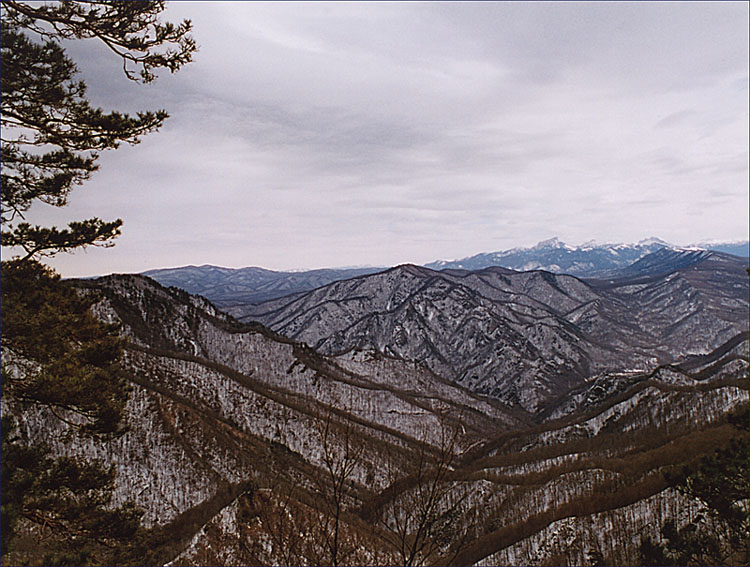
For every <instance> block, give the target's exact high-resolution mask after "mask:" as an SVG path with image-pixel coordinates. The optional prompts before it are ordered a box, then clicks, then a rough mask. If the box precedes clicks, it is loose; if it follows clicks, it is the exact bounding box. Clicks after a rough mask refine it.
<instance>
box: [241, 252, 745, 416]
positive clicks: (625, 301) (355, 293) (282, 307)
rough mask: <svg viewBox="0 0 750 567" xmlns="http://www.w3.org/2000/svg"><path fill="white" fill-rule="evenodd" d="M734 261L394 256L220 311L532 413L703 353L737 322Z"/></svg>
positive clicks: (690, 255) (739, 299) (713, 255)
mask: <svg viewBox="0 0 750 567" xmlns="http://www.w3.org/2000/svg"><path fill="white" fill-rule="evenodd" d="M745 267H746V262H744V261H742V260H740V259H739V258H736V257H734V256H731V255H728V254H722V253H720V252H706V251H675V250H671V249H666V248H662V249H660V250H658V251H657V252H655V253H653V254H651V255H648V256H646V257H644V258H642V259H641V260H639V261H638V262H636V263H634V264H633V265H631V266H630V267H629V268H627V269H625V270H623V272H622V275H621V276H619V277H618V278H614V279H607V280H581V279H578V278H576V277H574V276H568V275H563V274H551V273H549V272H545V271H529V272H515V271H512V270H509V269H506V268H498V267H492V268H486V269H484V270H479V271H464V270H453V269H446V270H442V271H435V270H430V269H428V268H424V267H418V266H413V265H404V266H398V267H396V268H392V269H390V270H387V271H385V272H380V273H377V274H370V275H366V276H360V277H357V278H353V279H350V280H346V281H339V282H334V283H332V284H328V285H327V286H323V287H321V288H318V289H316V290H313V291H311V292H306V293H301V294H295V295H292V296H288V297H284V298H279V299H276V300H272V301H268V302H265V303H262V304H259V305H252V304H248V305H245V306H235V307H233V308H231V309H229V310H228V312H229V313H231V314H232V315H233V316H235V317H236V318H238V319H239V320H241V321H259V322H262V323H263V324H264V325H266V326H268V327H270V328H271V329H273V330H275V331H276V332H278V333H280V334H282V335H284V336H287V337H289V338H292V339H294V340H297V341H301V342H304V343H306V344H309V345H310V346H311V347H313V348H314V349H316V350H318V351H319V352H321V353H324V354H330V355H337V354H341V353H345V352H347V351H350V350H352V349H364V350H375V351H377V352H381V353H383V354H385V355H387V356H392V357H398V358H403V359H406V360H413V361H417V362H420V363H424V364H425V365H426V366H427V367H429V368H430V369H432V370H433V371H434V372H436V373H437V374H439V375H441V376H444V377H446V378H450V379H452V380H456V381H457V382H458V383H459V384H461V385H463V386H465V387H467V388H468V389H470V390H471V391H473V392H476V393H478V394H483V395H489V396H492V397H495V398H497V399H500V400H503V401H505V402H507V403H511V404H518V405H520V406H522V407H523V408H524V409H525V410H527V411H531V412H538V411H543V410H544V409H545V408H548V405H549V403H550V402H551V401H552V400H554V399H556V398H557V397H558V396H559V395H561V394H562V393H564V392H565V391H566V390H567V389H569V388H571V387H575V386H578V385H580V384H581V383H582V382H584V381H586V380H588V379H590V378H592V377H593V376H595V375H597V374H600V373H602V372H607V371H613V370H618V369H619V370H622V369H626V368H627V369H634V370H638V371H643V370H645V369H646V368H648V367H650V366H653V365H656V364H667V363H671V362H673V361H674V360H676V359H678V358H680V357H683V356H687V355H689V354H699V353H705V352H709V351H710V350H712V349H714V348H716V347H717V346H718V345H719V344H721V343H723V342H724V341H726V340H728V339H730V338H731V337H732V336H734V335H736V334H737V333H740V332H742V331H743V330H746V327H747V314H748V299H747V298H748V280H747V274H746V272H745Z"/></svg>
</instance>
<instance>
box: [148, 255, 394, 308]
mask: <svg viewBox="0 0 750 567" xmlns="http://www.w3.org/2000/svg"><path fill="white" fill-rule="evenodd" d="M383 269H384V268H342V269H321V270H309V271H303V272H276V271H273V270H266V269H264V268H256V267H250V268H239V269H234V268H220V267H217V266H209V265H205V266H183V267H180V268H166V269H160V270H149V271H147V272H143V275H144V276H148V277H150V278H153V279H154V280H156V281H157V282H159V283H160V284H162V285H164V286H167V287H177V288H180V289H183V290H185V291H187V292H188V293H192V294H196V295H202V296H203V297H206V298H208V299H210V300H211V301H213V302H214V303H215V304H216V305H217V306H219V307H221V308H227V307H231V306H233V305H237V304H241V305H245V304H248V303H260V302H263V301H268V300H269V299H275V298H277V297H282V296H285V295H290V294H293V293H298V292H302V291H309V290H311V289H315V288H317V287H320V286H323V285H326V284H329V283H331V282H335V281H339V280H345V279H349V278H353V277H356V276H361V275H364V274H372V273H376V272H379V271H382V270H383Z"/></svg>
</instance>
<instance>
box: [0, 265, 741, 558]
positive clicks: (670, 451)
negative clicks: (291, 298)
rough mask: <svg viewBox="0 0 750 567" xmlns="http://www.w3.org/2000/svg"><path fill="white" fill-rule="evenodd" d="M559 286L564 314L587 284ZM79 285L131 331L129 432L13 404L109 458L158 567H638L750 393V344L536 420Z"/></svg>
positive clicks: (212, 320) (577, 392) (49, 435)
mask: <svg viewBox="0 0 750 567" xmlns="http://www.w3.org/2000/svg"><path fill="white" fill-rule="evenodd" d="M403 272H410V273H411V275H412V276H413V277H414V278H415V279H419V277H420V276H422V275H425V274H426V273H431V272H429V271H426V270H424V271H423V269H416V270H415V269H414V268H405V269H404V270H403V271H392V272H390V275H391V277H396V276H399V277H404V274H403ZM500 276H505V274H502V273H490V274H477V275H474V276H470V275H465V274H464V275H462V277H464V278H472V277H475V278H477V281H478V282H485V284H486V283H487V279H489V281H490V282H494V281H496V279H495V278H499V277H500ZM547 276H548V275H545V274H541V273H530V274H525V275H524V277H525V278H526V280H518V281H515V280H513V279H512V278H511V281H512V282H513V283H514V284H515V285H516V286H518V287H517V288H516V289H517V290H518V289H523V286H522V284H523V282H524V281H526V282H527V283H529V282H532V283H533V282H535V280H536V279H537V278H542V279H545V278H547ZM456 277H459V276H456ZM405 279H406V282H404V285H405V289H408V286H406V284H407V283H409V281H408V278H405ZM553 282H554V283H557V285H558V286H559V287H560V288H561V289H562V290H564V291H565V292H566V293H565V294H563V295H561V296H553V297H556V299H555V300H554V301H556V302H557V303H555V305H557V306H558V309H559V310H560V311H564V310H565V309H566V305H565V300H564V298H571V297H574V298H575V297H577V298H579V299H578V300H580V299H585V297H586V294H589V293H594V292H593V291H592V288H591V287H589V286H587V285H585V284H582V283H581V282H579V281H578V280H575V279H574V278H570V279H568V280H563V281H562V282H555V280H553ZM411 283H412V284H413V282H411ZM81 285H82V286H83V287H84V288H85V289H86V290H87V292H88V293H101V294H102V300H101V301H100V302H99V303H98V305H97V308H96V313H97V314H98V316H100V317H101V318H103V319H104V320H107V321H112V322H119V323H120V324H121V326H122V332H123V333H124V335H125V336H126V337H127V338H128V339H129V346H128V347H127V349H126V357H125V359H124V361H123V367H122V370H123V372H124V374H125V376H126V377H127V378H128V380H129V381H130V383H131V385H132V391H131V393H130V398H129V401H128V406H127V413H128V422H129V425H130V430H129V431H128V432H127V433H126V434H125V435H123V436H122V437H120V438H118V439H115V440H112V441H109V442H100V441H94V440H87V439H84V438H81V437H79V436H65V435H64V433H65V431H66V429H67V428H68V426H67V425H66V424H65V422H64V421H61V420H60V419H59V418H58V417H57V416H55V415H53V414H52V413H51V412H49V411H47V410H44V409H40V408H36V407H26V408H24V407H22V406H18V405H13V404H10V403H9V402H8V401H7V400H5V399H4V400H3V404H4V412H10V413H13V414H15V415H18V416H19V417H21V416H22V417H23V419H19V426H20V430H21V431H20V433H21V434H22V435H23V436H24V438H26V439H28V440H30V441H40V440H44V441H46V442H48V443H49V444H50V445H51V446H52V448H53V450H54V452H55V453H56V454H85V455H87V456H89V457H97V458H101V459H103V460H105V461H106V462H107V463H111V464H112V465H114V466H115V467H116V470H117V473H118V476H117V481H116V490H115V497H116V502H122V501H124V500H127V499H133V500H135V503H136V504H137V505H138V506H140V507H142V508H143V509H144V511H145V515H144V521H145V523H146V524H147V525H150V526H155V527H159V526H161V527H163V529H162V530H161V531H158V532H156V535H154V540H153V555H152V557H153V558H154V564H158V563H159V562H162V563H164V562H168V561H172V564H175V565H205V564H218V563H220V564H227V565H247V564H258V563H287V564H300V563H312V564H320V563H331V562H332V559H333V555H334V554H335V561H336V562H339V563H358V564H371V563H378V564H396V563H401V562H404V561H406V559H408V557H406V556H405V555H404V553H406V552H410V550H411V551H415V550H414V549H413V546H412V547H409V546H410V545H412V544H414V543H415V542H418V543H421V544H423V545H422V546H421V547H420V550H419V553H418V554H417V553H416V551H415V553H414V554H412V555H411V561H412V562H424V563H455V564H471V563H476V562H486V563H487V564H497V563H509V564H518V563H521V564H544V563H549V562H557V561H558V560H560V559H559V558H564V560H565V561H566V562H570V563H575V564H585V563H586V562H587V561H589V559H588V558H589V557H590V556H592V555H591V554H592V553H594V552H596V553H600V554H603V555H604V556H605V557H608V558H609V560H611V561H614V562H616V563H618V564H637V563H638V549H637V548H638V545H637V544H638V542H637V538H638V537H640V536H641V535H651V536H654V537H656V536H657V535H658V528H659V526H660V525H661V523H662V522H663V521H665V520H666V519H669V518H674V519H676V520H677V521H678V523H679V522H683V523H684V522H685V521H688V520H689V519H690V518H691V517H692V515H694V514H695V513H696V510H697V508H696V504H695V503H692V502H690V501H688V500H687V499H686V498H685V497H684V496H682V495H680V494H679V493H677V492H675V491H673V490H672V489H670V488H668V487H667V484H666V483H665V481H664V478H663V475H662V473H663V472H664V471H665V470H668V469H670V468H673V467H677V466H679V465H680V464H682V463H684V462H685V461H686V460H690V459H694V458H697V457H699V456H700V455H701V454H704V453H710V452H711V451H713V449H714V448H715V447H716V446H718V445H721V443H723V442H724V440H725V439H727V438H728V437H729V435H730V431H729V430H730V428H729V426H728V425H726V423H725V418H726V415H727V413H728V412H729V411H731V410H732V409H733V408H737V407H740V406H742V405H743V404H746V403H747V399H748V393H747V388H748V386H747V373H748V360H747V348H748V342H747V334H745V335H741V334H740V335H735V336H734V337H733V338H731V340H729V341H725V342H724V344H723V345H717V346H719V347H720V348H719V349H718V350H709V351H706V352H705V353H704V354H703V355H702V356H701V357H691V358H688V359H686V360H685V361H684V364H683V365H682V366H652V367H650V368H648V369H646V370H644V371H643V372H621V373H616V372H612V373H609V374H602V375H599V376H598V377H597V378H595V379H591V380H588V381H585V382H583V383H580V384H578V385H577V386H576V387H575V388H574V389H573V390H570V391H566V392H561V393H560V396H559V397H558V398H557V399H556V400H555V402H554V404H552V405H550V406H549V408H551V409H548V411H547V412H546V413H545V414H542V413H537V414H536V415H532V414H531V413H529V412H527V411H525V410H524V409H523V408H522V407H518V406H513V405H506V404H503V403H501V402H499V401H496V400H493V399H491V398H483V397H480V396H477V395H476V394H473V393H471V392H470V391H468V390H466V389H464V388H463V387H461V386H460V385H456V384H454V383H452V382H450V381H446V380H444V379H442V378H440V377H439V376H437V375H436V374H434V373H433V372H431V371H430V370H428V369H425V368H423V367H422V366H421V365H419V364H414V363H411V362H406V361H402V360H398V359H394V358H391V357H385V356H383V355H381V354H379V353H377V352H376V351H372V350H366V349H361V350H358V349H350V350H348V351H347V352H346V353H344V354H342V355H341V356H338V357H333V358H330V357H324V356H321V355H318V354H317V353H315V352H314V351H313V350H312V349H310V348H309V347H307V346H304V345H302V344H299V343H296V342H293V341H291V340H289V339H286V338H283V337H281V336H279V335H277V334H275V333H274V332H272V331H269V330H267V329H266V328H264V327H262V326H260V325H257V324H254V325H244V324H241V323H238V322H236V321H234V320H232V319H231V318H230V317H227V316H225V315H223V314H222V313H221V312H219V311H217V310H216V309H215V308H214V307H213V306H212V305H211V304H210V303H208V302H207V301H205V300H203V299H202V298H198V297H194V296H189V295H187V294H185V293H183V292H178V291H176V290H167V289H164V288H162V287H161V286H159V285H158V284H155V283H154V282H152V281H150V280H148V279H146V278H143V277H137V276H113V277H108V278H102V279H100V280H98V281H95V282H82V283H81ZM442 285H446V284H442ZM475 285H479V283H476V284H475ZM546 285H549V286H551V285H552V284H551V283H550V282H547V284H546ZM535 288H536V285H529V286H528V289H535ZM492 289H495V288H494V287H493V288H492ZM487 293H489V292H487ZM502 293H504V294H507V293H509V292H508V291H507V290H503V292H502ZM517 296H518V297H520V298H523V302H520V306H519V307H517V308H516V309H518V310H519V311H522V312H524V313H528V312H530V311H531V310H533V309H536V308H538V307H537V306H538V305H539V304H538V303H537V301H535V300H533V299H532V297H530V296H529V295H528V294H523V293H520V292H517ZM393 297H394V296H393V295H392V296H391V299H392V298H393ZM384 301H385V302H386V304H387V301H388V300H387V299H384ZM552 301H553V299H552V298H549V299H548V300H547V303H545V304H544V305H550V304H551V303H552ZM568 301H573V300H572V299H568ZM428 494H432V495H434V498H432V499H431V500H429V499H427V498H426V495H428ZM429 502H432V504H429ZM428 504H429V505H428ZM420 526H421V528H420ZM571 530H572V532H571ZM569 532H571V533H574V535H575V537H569ZM418 533H419V534H423V535H422V536H420V537H419V538H417V537H415V534H418ZM301 534H305V535H304V536H303V535H301ZM566 534H567V535H566ZM420 538H421V539H420ZM334 542H335V545H334ZM540 542H542V543H543V545H542V544H541V543H540ZM404 544H406V547H404ZM404 550H406V551H404ZM407 555H408V553H407ZM405 557H406V559H405Z"/></svg>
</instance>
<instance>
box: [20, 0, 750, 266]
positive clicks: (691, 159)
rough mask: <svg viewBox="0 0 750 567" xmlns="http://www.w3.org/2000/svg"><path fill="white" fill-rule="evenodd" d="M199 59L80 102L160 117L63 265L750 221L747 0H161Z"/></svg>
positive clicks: (475, 242)
mask: <svg viewBox="0 0 750 567" xmlns="http://www.w3.org/2000/svg"><path fill="white" fill-rule="evenodd" d="M166 18H167V19H170V20H180V19H183V18H189V19H191V20H192V21H193V24H194V34H193V35H194V37H195V38H196V40H197V41H198V43H199V46H200V51H199V53H198V54H197V55H196V57H195V61H194V62H193V63H192V64H190V65H189V66H187V67H185V68H184V69H183V70H181V71H180V72H178V73H177V74H175V75H168V74H166V75H164V74H163V75H162V76H161V77H160V79H159V80H158V81H157V83H156V84H154V85H149V86H143V85H134V84H129V83H128V81H127V80H126V79H125V78H124V77H123V76H122V74H121V72H120V65H119V63H118V61H117V60H115V59H113V57H112V56H111V55H110V54H109V53H108V52H106V50H104V49H102V48H100V47H99V46H97V45H96V44H94V43H89V42H86V43H83V44H81V42H78V43H77V44H76V45H71V46H70V53H71V56H72V57H74V58H75V60H76V61H78V63H79V67H80V69H81V72H82V74H83V77H84V79H85V80H86V81H87V82H88V84H89V90H90V95H91V98H92V99H93V101H94V102H95V103H97V104H99V105H101V106H103V107H105V108H107V109H119V110H127V111H136V110H145V109H157V108H165V109H167V110H168V111H169V112H170V114H171V118H170V119H169V120H168V121H167V122H166V123H165V125H164V126H163V128H162V129H161V130H160V131H159V132H157V133H154V134H150V135H149V136H147V137H145V138H144V139H143V141H142V143H141V144H139V145H137V146H134V147H129V146H128V147H122V148H121V149H119V150H117V151H112V152H109V153H106V154H104V155H103V156H102V158H101V160H100V163H101V170H100V171H99V172H98V173H97V174H96V175H95V176H94V177H93V178H92V180H91V181H90V182H89V183H87V184H86V185H85V186H83V187H80V188H77V189H76V190H74V192H73V193H72V195H71V200H70V205H69V206H68V207H65V208H64V209H59V210H55V209H52V208H50V207H46V206H40V207H37V208H35V209H34V210H33V211H32V215H31V216H30V220H31V221H32V222H38V223H56V224H65V223H67V222H68V221H69V220H72V219H80V218H87V217H90V216H98V217H100V218H105V219H112V218H122V219H123V220H124V223H125V224H124V227H123V236H121V237H120V238H119V239H118V242H117V245H116V246H115V247H114V248H112V249H108V250H100V249H89V250H88V251H86V252H78V253H76V254H73V255H66V256H65V257H59V258H58V259H56V260H55V261H54V262H53V264H54V266H55V267H56V268H58V270H59V271H61V272H62V273H63V274H64V275H66V276H79V275H93V274H103V273H109V272H113V271H116V272H134V271H143V270H146V269H150V268H158V267H170V266H180V265H186V264H196V265H200V264H205V263H210V264H215V265H222V266H228V267H242V266H251V265H255V266H263V267H266V268H271V269H306V268H316V267H331V266H348V265H394V264H398V263H404V262H414V263H425V262H429V261H432V260H436V259H454V258H460V257H465V256H469V255H473V254H475V253H479V252H489V251H495V250H503V249H507V248H511V247H515V246H530V245H533V244H535V243H536V242H537V241H539V240H542V239H546V238H550V237H552V236H558V237H560V239H562V240H563V241H565V242H568V243H570V244H580V243H582V242H584V241H588V240H591V239H595V240H598V241H603V242H612V241H619V242H635V241H638V240H640V239H643V238H646V237H649V236H652V235H653V236H658V237H660V238H663V239H665V240H667V241H670V242H673V243H675V244H690V243H694V242H699V241H704V240H707V239H719V240H744V239H747V236H748V230H749V228H748V208H749V203H748V193H749V192H748V185H749V181H748V136H749V133H748V4H747V2H734V3H721V2H705V3H703V2H684V3H682V2H665V3H658V2H635V3H625V2H616V3H614V2H613V3H606V2H605V3H596V2H581V3H576V2H552V3H544V2H534V3H531V2H510V3H504V2H479V3H471V2H416V3H412V2H393V3H390V2H366V3H349V2H336V3H316V2H302V3H292V2H279V3H260V2H247V3H243V2H226V3H222V2H174V3H172V4H171V5H170V6H169V8H168V10H167V13H166Z"/></svg>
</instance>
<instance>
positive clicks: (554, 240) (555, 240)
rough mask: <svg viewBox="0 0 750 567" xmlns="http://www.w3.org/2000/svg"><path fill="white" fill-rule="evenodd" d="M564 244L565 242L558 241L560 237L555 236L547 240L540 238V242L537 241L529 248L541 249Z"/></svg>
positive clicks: (560, 246) (558, 246)
mask: <svg viewBox="0 0 750 567" xmlns="http://www.w3.org/2000/svg"><path fill="white" fill-rule="evenodd" d="M564 246H565V243H563V242H560V239H559V238H557V237H556V236H555V237H553V238H549V239H547V240H542V241H541V242H539V243H537V245H536V246H533V247H532V248H531V250H541V249H543V248H563V247H564Z"/></svg>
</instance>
